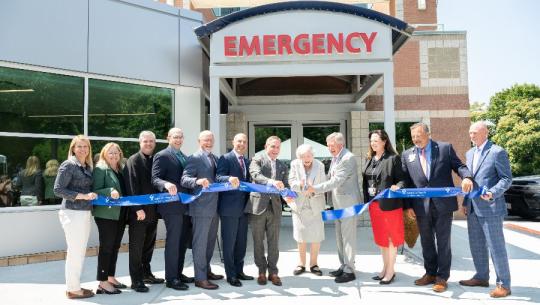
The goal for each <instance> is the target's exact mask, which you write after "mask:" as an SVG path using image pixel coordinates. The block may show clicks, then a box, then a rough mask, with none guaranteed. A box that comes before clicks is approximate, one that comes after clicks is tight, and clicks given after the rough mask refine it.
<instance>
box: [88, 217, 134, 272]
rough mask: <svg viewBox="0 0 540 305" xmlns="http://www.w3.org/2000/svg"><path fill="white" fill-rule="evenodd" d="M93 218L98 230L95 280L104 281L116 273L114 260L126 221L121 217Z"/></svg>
mask: <svg viewBox="0 0 540 305" xmlns="http://www.w3.org/2000/svg"><path fill="white" fill-rule="evenodd" d="M121 215H122V214H121ZM94 220H95V221H96V225H97V227H98V231H99V252H98V265H97V280H98V281H103V282H104V281H106V280H107V278H108V277H109V276H114V274H115V273H116V260H117V259H118V250H119V249H120V244H121V243H122V236H124V230H125V228H126V222H125V220H124V218H123V217H120V220H111V219H104V218H98V217H95V218H94Z"/></svg>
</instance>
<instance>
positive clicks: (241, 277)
mask: <svg viewBox="0 0 540 305" xmlns="http://www.w3.org/2000/svg"><path fill="white" fill-rule="evenodd" d="M236 277H237V278H238V279H239V280H242V281H253V280H254V279H255V278H254V277H252V276H250V275H246V274H245V273H244V272H240V273H238V274H237V275H236Z"/></svg>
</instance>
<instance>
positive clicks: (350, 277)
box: [334, 272, 356, 283]
mask: <svg viewBox="0 0 540 305" xmlns="http://www.w3.org/2000/svg"><path fill="white" fill-rule="evenodd" d="M354 280H356V276H355V275H354V273H348V272H343V274H342V275H340V276H338V277H336V279H335V280H334V281H335V282H336V283H347V282H350V281H354Z"/></svg>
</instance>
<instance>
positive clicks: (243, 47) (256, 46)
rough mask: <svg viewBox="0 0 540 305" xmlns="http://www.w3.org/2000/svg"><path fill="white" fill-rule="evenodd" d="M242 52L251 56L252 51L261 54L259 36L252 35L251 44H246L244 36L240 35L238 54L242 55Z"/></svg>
mask: <svg viewBox="0 0 540 305" xmlns="http://www.w3.org/2000/svg"><path fill="white" fill-rule="evenodd" d="M244 52H245V54H246V55H247V56H251V55H252V54H253V52H255V55H261V44H260V43H259V36H253V38H252V39H251V44H248V42H247V38H246V36H240V46H239V48H238V55H240V56H244Z"/></svg>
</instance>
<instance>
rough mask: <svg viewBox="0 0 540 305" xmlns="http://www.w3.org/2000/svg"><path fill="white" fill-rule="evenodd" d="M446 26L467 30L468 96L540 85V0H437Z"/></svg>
mask: <svg viewBox="0 0 540 305" xmlns="http://www.w3.org/2000/svg"><path fill="white" fill-rule="evenodd" d="M437 10H438V16H437V17H438V23H440V24H443V25H444V30H445V31H467V54H468V76H469V100H470V102H471V103H473V102H484V103H489V98H490V97H491V96H493V95H494V94H495V93H497V92H499V91H501V90H503V89H506V88H510V87H511V86H512V85H514V84H516V83H518V84H522V83H532V84H536V85H538V86H540V19H538V16H540V0H506V1H501V0H438V8H437Z"/></svg>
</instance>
